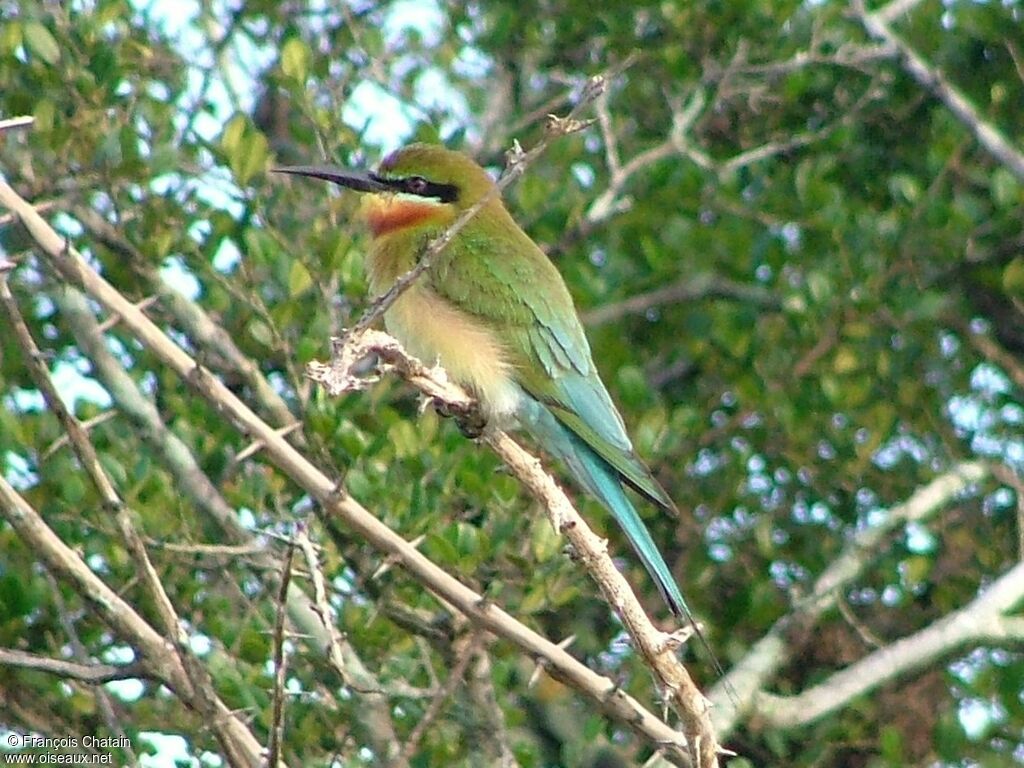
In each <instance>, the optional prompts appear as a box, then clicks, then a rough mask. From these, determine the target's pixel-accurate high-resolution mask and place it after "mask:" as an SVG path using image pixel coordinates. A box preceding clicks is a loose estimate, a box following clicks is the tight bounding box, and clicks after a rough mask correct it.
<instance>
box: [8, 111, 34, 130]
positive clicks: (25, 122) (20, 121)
mask: <svg viewBox="0 0 1024 768" xmlns="http://www.w3.org/2000/svg"><path fill="white" fill-rule="evenodd" d="M35 120H36V119H35V118H34V117H32V116H31V115H22V116H21V117H8V118H7V119H5V120H0V132H3V131H10V130H12V129H14V128H26V127H28V126H30V125H32V123H34V122H35Z"/></svg>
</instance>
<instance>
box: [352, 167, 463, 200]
mask: <svg viewBox="0 0 1024 768" xmlns="http://www.w3.org/2000/svg"><path fill="white" fill-rule="evenodd" d="M372 177H373V178H374V180H376V181H379V182H381V183H383V184H386V185H387V186H389V187H390V188H391V189H393V190H395V191H396V192H405V193H406V194H409V195H416V196H418V197H436V198H437V199H438V200H440V201H441V202H442V203H454V202H455V201H456V200H458V199H459V188H458V187H457V186H455V185H454V184H440V183H438V182H435V181H429V180H427V179H425V178H423V177H422V176H406V177H404V178H400V179H388V178H384V177H383V176H379V175H377V174H372Z"/></svg>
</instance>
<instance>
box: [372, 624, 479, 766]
mask: <svg viewBox="0 0 1024 768" xmlns="http://www.w3.org/2000/svg"><path fill="white" fill-rule="evenodd" d="M480 645H481V635H480V633H479V632H473V633H471V634H470V636H469V637H468V638H465V639H462V640H457V641H456V643H455V664H454V666H452V671H451V672H449V673H448V679H447V680H445V681H444V685H442V686H441V687H440V688H439V689H438V690H437V692H436V693H435V694H434V697H433V698H432V699H431V700H430V704H428V705H427V709H426V711H425V712H424V713H423V717H421V718H420V721H419V722H418V723H416V727H415V728H413V729H412V733H410V734H409V738H408V739H406V740H405V744H403V745H402V749H401V752H399V754H398V756H397V757H396V758H395V759H394V760H393V761H392V762H391V766H390V768H398V767H399V766H401V765H408V762H409V760H410V759H411V758H412V757H413V756H414V755H415V754H416V749H417V747H419V743H420V741H422V740H423V736H424V734H426V732H427V729H428V728H429V727H430V726H431V725H432V724H433V722H434V720H436V719H437V716H438V715H440V714H441V711H442V709H443V707H444V704H445V702H446V701H448V699H449V697H450V696H451V695H452V694H453V693H455V689H456V688H458V687H459V685H461V683H462V678H463V676H464V675H465V674H466V667H467V666H469V662H470V661H471V660H472V658H473V657H474V656H475V655H476V654H477V651H478V650H479V648H480Z"/></svg>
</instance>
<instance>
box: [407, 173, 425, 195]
mask: <svg viewBox="0 0 1024 768" xmlns="http://www.w3.org/2000/svg"><path fill="white" fill-rule="evenodd" d="M429 186H430V182H429V181H427V180H426V179H424V178H423V177H422V176H410V177H409V178H408V179H406V180H405V188H406V189H407V190H408V191H409V192H412V194H414V195H422V194H424V193H426V191H427V188H428V187H429Z"/></svg>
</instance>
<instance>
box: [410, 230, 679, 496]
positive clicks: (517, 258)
mask: <svg viewBox="0 0 1024 768" xmlns="http://www.w3.org/2000/svg"><path fill="white" fill-rule="evenodd" d="M498 223H499V224H503V225H505V226H503V227H502V231H494V229H493V228H487V229H485V228H483V227H481V226H477V227H473V226H469V227H467V228H466V230H463V233H462V236H461V237H460V238H458V240H457V241H456V242H455V243H452V245H451V246H449V248H448V249H447V250H446V251H445V252H444V254H443V258H442V259H441V260H440V261H439V262H438V263H437V264H435V266H434V267H432V268H431V270H430V273H429V274H430V280H431V287H432V288H433V290H434V291H436V292H437V293H438V294H439V295H441V296H443V297H444V298H445V299H447V300H448V301H450V302H452V303H453V304H454V305H455V306H457V307H458V308H459V309H461V310H462V311H464V312H467V313H469V314H471V315H473V316H475V317H478V318H480V319H481V320H483V321H484V322H486V323H487V324H488V325H490V326H491V327H492V328H493V329H494V331H495V332H496V333H497V334H498V335H499V337H500V338H501V339H502V340H503V341H504V342H505V343H506V344H507V345H508V347H509V349H510V350H511V351H512V354H513V355H514V360H513V362H514V364H515V370H516V374H515V375H516V379H517V381H518V383H519V384H520V386H522V388H523V389H524V390H526V392H528V393H529V394H530V395H531V396H532V397H533V398H535V399H536V400H538V401H539V402H541V403H543V404H544V405H545V406H547V408H548V409H549V410H550V411H551V413H552V414H553V415H554V416H555V417H556V418H557V419H558V420H559V421H560V422H561V423H562V424H564V425H565V426H566V427H568V428H569V429H570V430H571V431H572V432H573V433H575V434H576V435H577V436H578V437H579V438H580V439H581V440H583V442H585V443H586V444H587V445H588V446H590V447H591V448H592V449H593V450H594V452H595V453H597V454H598V455H599V456H600V457H601V458H602V459H604V460H605V461H607V462H608V464H609V465H611V467H612V468H614V470H615V471H616V472H617V473H618V474H619V476H620V477H621V478H622V480H623V481H625V482H626V483H627V484H629V485H630V486H631V487H633V488H634V489H635V490H636V491H637V492H639V493H641V494H642V495H644V496H646V497H647V498H648V499H650V500H651V501H652V502H654V503H655V504H658V505H660V506H662V507H664V508H665V509H667V510H669V511H672V512H675V511H676V507H675V504H673V502H672V500H671V499H670V498H669V496H668V494H667V493H666V492H665V491H664V489H663V488H662V487H661V486H660V485H659V484H658V482H657V481H656V480H655V479H654V478H653V477H652V476H651V473H650V470H649V469H648V468H647V467H646V466H645V465H644V463H643V462H642V461H641V460H640V459H639V458H638V457H637V455H636V453H635V452H634V451H633V445H632V443H631V442H630V440H629V436H628V435H627V434H626V428H625V426H624V424H623V423H622V417H621V416H620V415H619V412H618V410H617V409H616V408H615V405H614V404H613V403H612V399H611V397H610V396H609V395H608V391H607V390H606V389H605V386H604V384H603V383H602V381H601V379H600V377H599V376H598V373H597V369H596V367H595V366H594V361H593V359H592V358H591V354H590V345H589V344H588V343H587V338H586V336H585V335H584V333H583V327H582V326H581V325H580V321H579V318H578V317H577V316H576V310H575V308H574V306H573V302H572V297H571V296H570V294H569V291H568V289H567V288H566V287H565V283H564V282H563V280H562V276H561V275H560V274H559V273H558V270H557V269H555V267H554V265H553V264H552V263H551V261H550V260H549V259H548V257H547V256H545V255H544V253H543V252H542V251H541V250H540V249H539V248H537V246H536V245H535V244H534V243H533V241H532V240H530V239H529V237H527V236H526V234H525V233H523V232H522V230H520V229H519V228H518V226H516V225H515V223H514V222H512V221H511V219H508V220H507V222H498Z"/></svg>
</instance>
